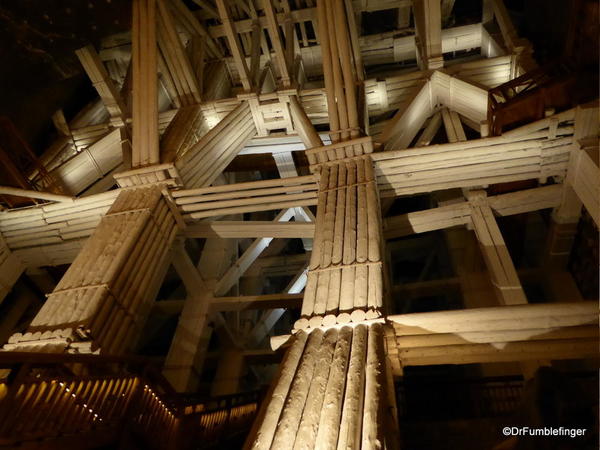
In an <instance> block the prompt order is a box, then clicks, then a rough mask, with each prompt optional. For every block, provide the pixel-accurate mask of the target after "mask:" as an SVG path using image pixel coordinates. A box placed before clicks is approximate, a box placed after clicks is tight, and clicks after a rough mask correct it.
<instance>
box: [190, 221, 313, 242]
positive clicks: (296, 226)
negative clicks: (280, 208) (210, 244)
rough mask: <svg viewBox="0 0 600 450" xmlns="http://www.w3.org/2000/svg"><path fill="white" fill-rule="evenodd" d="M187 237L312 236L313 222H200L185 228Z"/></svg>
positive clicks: (279, 237)
mask: <svg viewBox="0 0 600 450" xmlns="http://www.w3.org/2000/svg"><path fill="white" fill-rule="evenodd" d="M184 234H185V237H187V238H211V237H220V238H224V239H232V238H238V239H241V238H263V237H270V238H278V239H281V238H312V237H313V236H314V234H315V224H314V223H310V222H287V223H273V222H272V221H262V220H255V221H248V222H242V221H239V220H227V221H226V220H222V221H218V222H201V223H197V224H194V225H190V226H188V227H187V228H186V229H185V232H184Z"/></svg>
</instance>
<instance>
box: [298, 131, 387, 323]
mask: <svg viewBox="0 0 600 450" xmlns="http://www.w3.org/2000/svg"><path fill="white" fill-rule="evenodd" d="M363 140H364V139H363ZM354 142H356V140H355V141H347V142H346V143H347V144H348V145H347V146H346V147H345V148H343V149H342V151H343V155H344V156H345V154H346V153H345V152H346V151H347V150H348V149H350V151H352V152H354V151H355V148H356V146H357V145H356V144H354ZM335 147H337V148H335V149H332V150H328V147H322V149H323V150H324V151H333V152H335V151H336V150H339V147H340V144H338V145H336V146H335ZM320 172H321V177H320V181H319V197H318V205H317V220H316V227H315V238H314V245H313V252H312V254H311V259H310V263H309V272H308V280H307V285H306V289H305V293H304V300H303V303H302V311H301V318H300V319H299V320H298V321H297V322H296V324H295V328H296V329H306V328H308V327H311V328H315V327H319V326H332V325H336V324H341V325H344V324H347V323H350V322H354V323H360V322H363V321H364V320H365V319H376V318H378V317H381V315H382V307H383V275H382V273H383V272H382V264H383V261H382V258H381V254H382V252H381V246H382V237H381V236H382V234H381V217H380V213H379V211H380V208H379V198H378V193H377V186H376V184H375V177H374V172H373V164H372V160H371V158H370V157H369V156H368V155H362V156H358V157H354V156H353V157H351V158H343V159H342V160H340V161H335V160H334V161H332V162H330V163H327V164H324V165H321V166H320Z"/></svg>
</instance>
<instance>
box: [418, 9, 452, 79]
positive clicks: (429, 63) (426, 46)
mask: <svg viewBox="0 0 600 450" xmlns="http://www.w3.org/2000/svg"><path fill="white" fill-rule="evenodd" d="M413 12H414V16H415V27H416V29H417V59H418V61H419V66H420V67H421V70H434V69H440V68H441V67H444V57H443V55H442V13H441V1H440V0H415V1H414V2H413Z"/></svg>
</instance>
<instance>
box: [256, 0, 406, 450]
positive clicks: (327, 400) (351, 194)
mask: <svg viewBox="0 0 600 450" xmlns="http://www.w3.org/2000/svg"><path fill="white" fill-rule="evenodd" d="M347 11H348V10H347V9H346V8H345V2H344V0H318V2H317V14H318V15H317V17H318V29H319V38H320V39H319V40H320V43H321V51H322V56H323V72H324V78H325V90H326V93H327V102H328V114H329V125H330V134H331V139H332V142H333V144H331V145H328V146H323V145H322V144H321V143H319V142H318V139H316V138H314V137H315V136H317V135H316V133H315V132H314V129H312V130H311V128H312V127H311V126H309V125H310V124H306V122H307V121H303V122H304V129H303V130H302V133H301V135H302V136H303V140H304V141H305V142H308V143H309V144H311V148H309V149H308V150H307V151H306V156H307V158H308V162H309V164H310V169H311V171H312V172H314V173H318V174H319V175H320V179H319V192H318V203H317V216H316V225H315V235H314V241H313V251H312V254H311V259H310V262H309V270H308V275H307V284H306V288H305V291H304V299H303V302H302V311H301V318H300V319H299V320H298V321H296V323H295V324H294V335H293V337H292V339H291V346H290V347H289V349H288V351H287V354H286V356H285V358H284V361H283V363H282V365H281V366H280V372H279V374H278V376H277V377H276V380H275V382H274V383H273V385H272V387H271V392H270V400H269V401H266V402H264V404H263V406H262V408H261V411H260V412H259V415H258V418H257V420H256V422H255V424H254V427H253V429H252V431H251V432H250V435H249V436H248V439H247V440H246V445H245V447H244V448H246V449H255V450H262V449H264V450H267V449H270V450H284V449H285V450H287V449H294V450H300V449H302V450H304V449H307V450H308V449H338V450H346V449H359V448H360V449H382V448H384V447H385V448H395V447H396V446H397V436H396V435H395V433H394V430H393V429H392V428H393V427H388V426H386V425H387V424H388V423H389V422H388V421H386V420H385V418H384V416H387V414H384V411H385V408H386V407H387V402H388V400H387V399H388V396H387V395H386V392H387V385H386V382H385V374H386V369H385V361H386V359H385V355H384V349H383V337H384V333H383V328H384V325H383V323H381V322H383V308H382V306H383V271H382V258H381V255H382V251H381V248H382V233H381V217H380V207H379V198H378V191H377V185H376V181H375V176H374V168H373V161H372V159H371V157H370V153H372V151H373V143H372V141H371V139H370V138H368V137H360V132H361V129H360V127H359V120H358V117H359V115H358V113H357V78H356V77H357V75H356V71H355V64H354V63H353V54H352V51H351V48H350V46H349V44H348V43H349V42H350V38H349V37H348V36H349V35H350V34H351V33H349V25H348V17H347ZM350 11H351V9H350ZM298 107H299V105H298V104H293V105H292V115H293V117H294V119H295V120H296V118H301V117H302V116H301V114H298V113H299V111H297V110H296V109H298ZM296 121H297V122H298V120H296ZM310 136H313V139H310V138H309V137H310Z"/></svg>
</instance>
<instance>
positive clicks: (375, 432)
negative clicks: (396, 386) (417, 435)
mask: <svg viewBox="0 0 600 450" xmlns="http://www.w3.org/2000/svg"><path fill="white" fill-rule="evenodd" d="M293 339H294V340H293V343H292V345H291V347H290V348H289V350H288V351H287V353H286V356H285V358H284V361H283V363H282V365H281V367H280V371H279V374H278V376H277V378H276V380H275V381H274V383H273V385H272V388H271V389H272V391H271V395H270V396H268V397H267V398H269V399H270V400H269V401H267V402H265V403H264V404H263V405H262V407H261V409H260V411H259V415H258V420H257V421H256V422H255V425H254V427H253V429H252V430H251V432H250V434H249V436H248V439H247V440H246V445H245V447H244V448H247V449H252V450H262V449H264V450H267V449H284V448H285V449H307V448H313V446H314V445H315V443H316V444H317V446H316V447H314V448H339V449H347V448H365V449H366V448H383V447H384V445H385V444H384V441H385V440H386V437H388V436H389V434H388V433H389V430H387V429H386V427H385V426H384V423H385V419H384V415H383V411H384V408H385V405H384V403H385V398H386V395H385V391H386V383H385V356H384V352H383V326H382V324H380V323H374V324H372V325H370V326H368V325H365V324H361V325H357V326H356V327H353V328H351V327H348V326H345V327H341V328H329V329H328V330H326V331H323V330H319V329H317V330H313V331H312V332H311V333H305V332H304V331H299V332H298V333H296V335H295V336H294V338H293ZM389 444H391V442H389V443H388V445H389Z"/></svg>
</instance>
